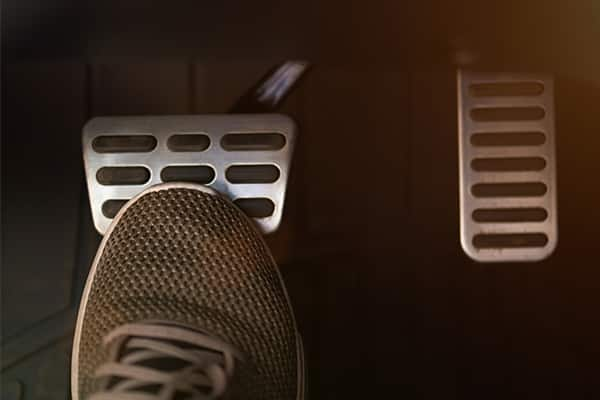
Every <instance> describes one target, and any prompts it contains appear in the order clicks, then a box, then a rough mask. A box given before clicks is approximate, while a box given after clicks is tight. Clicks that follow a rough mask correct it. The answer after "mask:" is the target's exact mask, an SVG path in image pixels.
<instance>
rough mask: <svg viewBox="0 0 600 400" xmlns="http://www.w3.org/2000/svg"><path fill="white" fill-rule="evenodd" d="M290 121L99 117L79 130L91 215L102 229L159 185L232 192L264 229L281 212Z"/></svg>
mask: <svg viewBox="0 0 600 400" xmlns="http://www.w3.org/2000/svg"><path fill="white" fill-rule="evenodd" d="M295 131H296V128H295V124H294V122H293V121H292V120H291V119H290V118H288V117H286V116H284V115H279V114H254V115H253V114H237V115H236V114H223V115H197V116H148V117H98V118H94V119H92V120H91V121H90V122H88V124H87V125H86V126H85V128H84V130H83V157H84V164H85V172H86V178H87V185H88V191H89V197H90V205H91V209H92V216H93V220H94V225H95V226H96V229H97V230H98V232H100V233H101V234H104V232H105V231H106V230H107V229H108V226H109V225H110V223H111V221H112V219H113V218H114V217H115V215H116V214H117V212H118V211H119V209H120V208H121V207H122V206H123V205H124V204H125V203H126V202H127V201H128V200H129V199H131V198H133V197H134V196H135V195H137V194H138V193H140V192H142V191H143V190H144V189H146V188H148V187H150V186H153V185H156V184H159V183H162V182H173V181H177V182H193V183H199V184H203V185H206V186H209V187H212V188H213V189H215V190H217V191H219V192H220V193H221V194H223V195H225V196H227V197H229V198H230V199H231V200H232V201H233V202H234V203H235V204H237V205H238V206H239V207H240V208H241V209H242V210H243V211H244V212H245V213H246V214H247V215H248V216H249V217H251V218H253V219H254V220H255V221H256V223H257V225H258V227H259V228H260V229H261V230H262V232H263V233H265V234H266V233H271V232H274V231H275V230H277V228H278V226H279V224H280V222H281V217H282V214H283V205H284V199H285V191H286V186H287V181H288V171H289V167H290V162H291V158H292V153H293V150H294V139H295Z"/></svg>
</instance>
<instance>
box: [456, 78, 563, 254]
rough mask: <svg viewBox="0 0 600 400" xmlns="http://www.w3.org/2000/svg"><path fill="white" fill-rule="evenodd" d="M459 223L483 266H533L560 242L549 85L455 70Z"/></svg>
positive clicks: (467, 248)
mask: <svg viewBox="0 0 600 400" xmlns="http://www.w3.org/2000/svg"><path fill="white" fill-rule="evenodd" d="M458 116H459V118H458V119H459V149H460V218H461V243H462V247H463V249H464V251H465V252H466V253H467V254H468V255H469V256H470V257H471V258H473V259H474V260H476V261H482V262H494V261H496V262H498V261H536V260H541V259H544V258H546V257H548V256H549V255H550V254H551V253H552V251H553V250H554V248H555V246H556V242H557V212H556V165H555V143H554V88H553V80H552V78H551V77H549V76H544V75H524V74H493V73H475V72H468V71H459V73H458Z"/></svg>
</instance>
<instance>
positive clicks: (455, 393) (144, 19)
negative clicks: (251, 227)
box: [0, 0, 600, 400]
mask: <svg viewBox="0 0 600 400" xmlns="http://www.w3.org/2000/svg"><path fill="white" fill-rule="evenodd" d="M1 7H2V10H1V26H2V72H1V73H2V81H1V88H2V100H1V102H2V115H1V119H2V140H1V180H0V184H1V188H2V197H1V210H2V213H1V221H2V231H1V235H2V236H1V243H2V250H1V260H2V261H1V262H2V267H1V268H2V269H1V315H2V323H1V332H2V333H1V335H2V336H1V356H0V359H1V375H2V385H1V387H2V394H1V398H2V399H5V400H9V399H11V400H20V399H23V400H25V399H27V400H29V399H48V400H50V399H52V400H55V399H56V400H58V399H67V398H70V389H69V379H70V375H69V369H70V357H71V345H72V338H73V329H74V323H75V318H76V315H77V307H78V303H79V298H80V296H81V292H82V290H83V285H84V282H85V279H86V276H87V273H88V269H89V267H90V263H91V260H92V258H93V256H94V253H95V251H96V248H97V247H98V244H99V243H100V240H101V236H100V234H99V233H98V232H97V231H96V229H95V228H94V221H93V219H92V212H91V210H90V201H89V196H88V188H87V185H86V176H85V172H84V165H83V158H82V139H81V138H82V129H83V126H84V125H85V123H86V122H87V121H89V120H90V119H91V118H93V117H98V116H128V115H136V116H156V115H186V114H215V113H228V112H230V111H231V110H232V108H235V107H234V106H235V105H236V104H238V105H239V104H240V101H242V102H243V101H244V99H245V97H244V95H245V94H247V93H248V91H249V90H251V89H252V88H255V87H256V85H257V84H258V83H259V82H261V79H264V77H265V74H268V72H269V71H271V70H272V69H273V68H274V67H276V66H277V65H280V64H281V63H282V62H284V61H286V60H306V61H307V62H308V63H310V69H309V70H308V71H307V72H306V74H305V76H303V77H302V79H301V80H299V81H298V83H297V84H296V85H294V87H293V89H292V90H291V91H290V93H289V95H288V96H286V98H285V99H284V100H283V101H282V102H281V104H279V105H278V106H277V107H276V109H274V110H273V111H274V112H277V113H283V114H286V115H288V116H290V117H292V118H293V119H294V121H295V122H296V124H297V127H298V132H297V141H296V149H295V154H294V157H293V161H292V164H291V170H290V178H289V182H288V187H287V194H286V205H285V211H284V213H283V219H282V222H281V226H280V227H279V229H278V230H277V232H274V233H272V234H270V235H267V236H266V240H267V243H268V245H269V247H270V248H271V250H272V252H273V253H274V257H275V259H276V261H277V263H278V264H279V266H280V269H281V271H282V274H283V276H284V279H285V282H286V285H287V286H288V290H289V294H290V297H291V300H292V303H293V305H294V308H295V312H296V318H297V322H298V327H299V330H300V332H301V334H302V336H303V338H304V346H305V351H306V359H307V366H308V385H309V394H310V397H311V398H313V399H336V398H337V399H341V398H378V397H384V396H386V397H393V398H399V399H479V398H488V399H595V398H599V396H600V380H599V379H598V373H599V371H600V367H599V363H598V358H599V357H600V340H599V338H600V318H599V317H598V309H600V291H599V288H600V271H599V269H598V267H599V266H600V263H599V262H598V248H599V239H598V238H599V237H600V228H599V227H600V207H598V206H599V205H600V184H599V179H600V178H599V177H600V112H599V111H600V51H599V50H598V49H599V46H598V43H599V40H600V2H597V1H594V0H576V1H572V2H565V1H558V0H546V1H541V0H525V1H516V0H508V1H491V2H485V1H472V0H459V1H452V2H450V1H430V0H426V1H419V2H404V1H389V0H375V1H371V2H365V1H356V0H349V1H336V0H332V1H298V0H289V1H275V0H258V1H252V2H247V1H246V2H242V1H225V2H203V1H187V0H174V1H170V2H162V1H161V2H158V1H156V2H149V1H138V0H135V1H127V2H123V1H116V0H103V1H92V0H87V1H76V0H55V1H45V2H41V1H35V0H5V1H3V2H2V5H1ZM459 71H461V72H465V73H469V71H477V72H478V73H482V74H486V76H500V75H497V74H506V73H508V74H517V75H519V76H520V74H525V75H527V76H538V74H542V75H539V76H545V77H549V78H548V79H549V80H548V81H547V82H550V81H551V82H552V83H553V94H552V96H551V97H548V98H547V99H546V100H547V104H552V105H553V113H552V115H551V117H552V118H553V125H552V127H553V131H554V137H553V140H554V147H553V149H554V150H555V153H553V154H552V156H551V157H550V158H549V159H546V161H545V163H544V164H543V166H542V167H540V168H544V167H545V166H547V165H552V166H553V167H554V168H555V176H554V177H553V179H552V180H551V181H550V183H548V184H547V189H548V188H549V189H550V190H551V191H552V193H553V194H554V195H555V196H556V197H555V199H556V203H555V204H554V205H553V208H552V209H551V210H550V211H548V210H546V211H544V212H546V213H548V212H550V213H551V215H552V216H553V217H552V218H554V219H555V221H556V226H555V231H553V235H555V236H553V237H555V239H556V245H555V247H554V248H553V249H551V251H549V252H548V254H544V256H543V257H541V258H538V259H535V260H525V259H523V260H515V259H510V258H509V259H506V258H503V256H502V254H503V253H502V252H501V251H500V252H495V253H494V254H493V255H492V256H490V259H487V260H476V259H473V257H471V256H469V254H467V253H466V252H465V250H464V248H463V246H462V245H461V226H462V225H461V224H462V222H461V220H462V219H461V218H462V217H461V197H460V195H459V193H461V192H460V191H461V185H463V184H464V182H463V177H462V176H461V174H462V172H461V169H460V165H461V163H460V161H461V158H460V157H461V155H460V154H461V153H460V152H459V143H460V140H459V139H460V136H459V133H460V129H461V128H460V124H459V120H460V115H461V114H460V112H459V111H460V110H461V104H463V103H462V100H461V98H460V97H459V86H460V85H459V83H458V80H457V76H458V75H457V74H458V73H459ZM531 74H533V75H531ZM463 76H466V75H463ZM502 76H505V75H502ZM246 100H247V99H246ZM531 140H535V139H534V138H533V136H532V139H531ZM505 157H511V153H508V154H505ZM531 168H532V169H535V168H536V167H535V166H533V167H531ZM546 215H547V214H544V216H542V217H541V219H545V218H546ZM532 218H536V217H532ZM534 239H535V238H534ZM519 243H520V242H519ZM545 243H546V242H544V244H545ZM491 246H492V247H493V246H494V245H493V244H492V245H491ZM517 246H520V245H519V244H517ZM504 254H505V253H504ZM490 261H491V262H490Z"/></svg>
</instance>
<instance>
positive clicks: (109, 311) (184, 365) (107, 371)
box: [71, 183, 304, 400]
mask: <svg viewBox="0 0 600 400" xmlns="http://www.w3.org/2000/svg"><path fill="white" fill-rule="evenodd" d="M71 371H72V372H71V391H72V397H73V399H74V400H78V399H86V400H87V399H94V400H100V399H108V398H111V399H158V398H161V399H178V398H194V399H195V398H215V397H216V398H218V397H221V396H225V397H227V398H230V396H233V395H232V393H241V394H243V395H244V397H246V398H260V399H274V400H275V399H277V400H281V399H303V398H304V357H303V350H302V341H301V339H300V335H299V334H298V332H297V329H296V323H295V320H294V316H293V312H292V308H291V304H290V302H289V298H288V295H287V292H286V289H285V286H284V284H283V281H282V279H281V275H280V274H279V270H278V268H277V266H276V265H275V262H274V261H273V258H272V257H271V254H270V252H269V250H268V248H267V246H266V245H265V243H264V241H263V239H262V237H261V235H260V234H259V233H258V232H257V230H256V229H255V228H254V226H253V225H252V222H251V221H250V220H249V219H248V218H247V217H246V216H245V215H244V214H243V213H242V212H241V211H240V210H239V209H238V208H237V207H236V206H234V205H233V204H232V203H231V202H229V201H228V200H227V199H225V198H223V197H221V196H220V195H219V194H217V193H216V192H214V191H213V190H211V189H209V188H206V187H203V186H201V185H195V184H187V183H169V184H162V185H157V186H154V187H152V188H150V189H147V190H146V191H144V192H142V193H141V194H139V195H138V196H137V197H135V198H134V199H132V200H131V201H129V202H128V203H127V204H126V205H125V206H124V207H123V208H122V209H121V210H120V211H119V213H118V214H117V216H116V217H115V219H114V221H113V223H112V225H111V226H110V228H109V229H108V231H107V233H106V235H105V236H104V239H103V241H102V243H101V245H100V248H99V249H98V252H97V254H96V257H95V259H94V262H93V264H92V267H91V270H90V273H89V276H88V280H87V283H86V287H85V289H84V293H83V297H82V300H81V305H80V308H79V314H78V318H77V326H76V330H75V338H74V343H73V357H72V368H71Z"/></svg>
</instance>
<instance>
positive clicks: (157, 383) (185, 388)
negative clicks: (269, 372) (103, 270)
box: [88, 323, 242, 400]
mask: <svg viewBox="0 0 600 400" xmlns="http://www.w3.org/2000/svg"><path fill="white" fill-rule="evenodd" d="M179 343H185V344H186V346H185V347H183V346H181V345H178V344H179ZM104 345H105V346H108V347H109V348H113V349H115V350H113V351H114V352H117V351H118V352H119V353H121V354H124V355H123V356H122V357H120V358H118V357H113V359H114V361H110V362H107V363H105V364H103V365H101V366H100V367H99V368H98V369H97V370H96V373H95V377H96V378H98V379H103V378H104V379H107V380H111V379H112V380H114V379H116V380H117V381H116V383H114V384H112V385H111V384H109V385H107V386H106V387H105V388H104V389H103V390H102V391H100V392H97V393H95V394H93V395H92V396H91V397H89V398H88V399H89V400H170V399H173V398H174V396H175V394H178V395H179V396H181V395H182V394H184V395H185V396H184V397H185V398H186V399H194V400H196V399H197V400H204V399H215V398H218V397H220V396H222V395H223V393H225V390H226V389H227V384H228V380H229V378H231V377H232V376H233V372H234V365H235V359H238V360H241V359H242V358H241V355H240V354H239V353H238V352H237V351H235V350H234V349H233V348H232V347H231V346H229V345H227V344H226V343H224V342H222V341H220V340H218V339H216V338H214V337H212V336H209V335H207V334H204V333H202V332H198V331H195V330H191V329H187V328H184V327H179V326H173V325H165V324H161V323H137V324H126V325H122V326H120V327H118V328H117V329H115V330H114V331H112V332H111V333H110V334H109V335H107V336H106V337H105V338H104ZM188 345H189V346H192V347H191V348H186V347H188ZM115 355H116V353H115ZM159 359H162V360H164V359H171V360H175V361H177V362H178V363H179V364H181V365H182V367H181V368H177V369H165V368H160V367H150V366H148V364H149V363H150V364H152V361H153V360H159ZM148 387H158V388H159V389H158V390H153V391H151V390H145V389H144V388H148Z"/></svg>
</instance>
